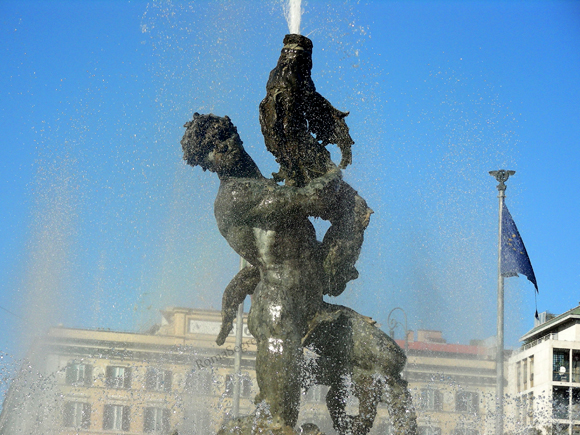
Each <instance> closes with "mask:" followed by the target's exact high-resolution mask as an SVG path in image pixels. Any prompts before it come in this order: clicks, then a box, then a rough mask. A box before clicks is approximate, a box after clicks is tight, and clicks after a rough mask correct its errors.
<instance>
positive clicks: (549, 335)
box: [514, 332, 558, 354]
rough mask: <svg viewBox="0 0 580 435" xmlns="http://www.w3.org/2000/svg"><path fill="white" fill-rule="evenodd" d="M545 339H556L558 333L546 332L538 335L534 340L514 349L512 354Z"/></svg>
mask: <svg viewBox="0 0 580 435" xmlns="http://www.w3.org/2000/svg"><path fill="white" fill-rule="evenodd" d="M547 340H558V333H557V332H556V333H553V334H546V335H544V336H543V337H540V338H538V339H536V340H534V341H530V342H529V343H526V344H524V345H523V346H521V347H520V348H519V349H516V350H515V351H514V354H517V353H520V352H523V351H524V350H528V349H530V348H532V347H534V346H536V345H538V344H540V343H542V342H543V341H547Z"/></svg>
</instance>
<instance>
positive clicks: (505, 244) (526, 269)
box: [501, 202, 538, 291]
mask: <svg viewBox="0 0 580 435" xmlns="http://www.w3.org/2000/svg"><path fill="white" fill-rule="evenodd" d="M519 273H521V274H522V275H525V276H526V277H527V278H528V280H529V281H530V282H531V283H532V284H534V286H535V287H536V291H538V283H537V282H536V275H534V269H532V263H530V257H528V252H527V251H526V247H525V246H524V242H523V240H522V237H521V236H520V233H519V231H518V228H517V227H516V223H515V222H514V220H513V218H512V215H511V214H510V212H509V210H508V208H507V206H506V205H505V202H504V204H503V211H502V227H501V274H502V276H505V277H508V276H518V274H519Z"/></svg>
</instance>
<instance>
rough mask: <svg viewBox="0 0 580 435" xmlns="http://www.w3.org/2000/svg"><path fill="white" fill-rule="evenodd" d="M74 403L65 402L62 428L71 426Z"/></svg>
mask: <svg viewBox="0 0 580 435" xmlns="http://www.w3.org/2000/svg"><path fill="white" fill-rule="evenodd" d="M73 412H74V403H72V402H66V403H65V404H64V413H63V424H64V427H71V426H72V425H73Z"/></svg>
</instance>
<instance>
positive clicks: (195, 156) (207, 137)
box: [181, 112, 238, 166]
mask: <svg viewBox="0 0 580 435" xmlns="http://www.w3.org/2000/svg"><path fill="white" fill-rule="evenodd" d="M184 127H185V128H186V130H185V134H184V135H183V139H181V147H182V148H183V160H185V161H186V162H187V164H188V165H191V166H197V165H199V163H200V161H201V160H202V159H203V157H204V156H205V155H207V154H208V153H210V152H211V151H212V150H213V149H214V148H215V147H216V146H219V144H220V143H221V142H223V141H225V140H226V139H228V138H229V137H231V136H232V135H233V134H234V133H237V132H238V130H237V128H236V126H235V125H234V124H232V121H231V120H230V118H229V117H228V116H225V117H221V116H216V115H214V114H212V113H210V114H209V115H200V114H199V113H197V112H196V113H194V114H193V120H192V121H189V122H187V123H186V124H185V125H184Z"/></svg>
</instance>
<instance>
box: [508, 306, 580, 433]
mask: <svg viewBox="0 0 580 435" xmlns="http://www.w3.org/2000/svg"><path fill="white" fill-rule="evenodd" d="M521 341H523V342H524V343H525V344H524V345H523V346H522V347H521V348H520V349H519V350H518V351H516V352H514V354H513V355H512V357H511V358H510V359H509V363H508V379H510V380H513V382H510V383H509V384H508V391H509V397H510V398H511V400H509V401H508V402H509V405H510V407H509V416H510V418H509V419H507V429H508V430H510V431H512V432H514V433H523V432H525V433H529V432H530V431H534V432H537V431H542V432H543V433H553V434H556V433H557V434H572V435H579V434H580V307H575V308H573V309H571V310H569V311H567V312H565V313H564V314H561V315H559V316H553V315H550V314H549V313H542V315H541V316H540V321H537V322H536V325H535V327H534V328H533V329H532V330H531V331H529V332H528V333H527V334H525V335H524V336H523V337H522V338H521Z"/></svg>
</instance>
